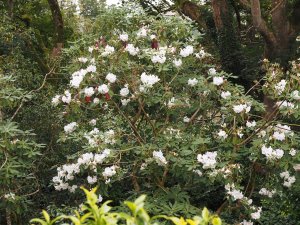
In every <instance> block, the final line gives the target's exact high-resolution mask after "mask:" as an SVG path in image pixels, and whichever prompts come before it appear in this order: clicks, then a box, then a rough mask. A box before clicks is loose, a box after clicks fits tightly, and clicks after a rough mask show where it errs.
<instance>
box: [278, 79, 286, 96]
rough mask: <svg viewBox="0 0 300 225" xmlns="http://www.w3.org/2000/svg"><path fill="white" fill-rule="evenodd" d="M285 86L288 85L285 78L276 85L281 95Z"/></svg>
mask: <svg viewBox="0 0 300 225" xmlns="http://www.w3.org/2000/svg"><path fill="white" fill-rule="evenodd" d="M285 86H286V81H285V80H281V81H280V82H279V83H277V84H276V85H275V89H276V91H277V93H278V94H279V95H280V94H281V93H282V92H283V91H284V89H285Z"/></svg>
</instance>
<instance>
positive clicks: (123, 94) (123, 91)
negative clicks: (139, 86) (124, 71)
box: [120, 84, 129, 97]
mask: <svg viewBox="0 0 300 225" xmlns="http://www.w3.org/2000/svg"><path fill="white" fill-rule="evenodd" d="M120 95H121V96H122V97H126V96H127V95H129V89H128V84H125V85H124V87H123V88H121V90H120Z"/></svg>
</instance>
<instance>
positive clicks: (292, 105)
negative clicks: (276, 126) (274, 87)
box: [276, 100, 295, 109]
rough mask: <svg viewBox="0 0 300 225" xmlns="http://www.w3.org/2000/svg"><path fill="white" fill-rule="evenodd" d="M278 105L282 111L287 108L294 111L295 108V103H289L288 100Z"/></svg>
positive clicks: (277, 103)
mask: <svg viewBox="0 0 300 225" xmlns="http://www.w3.org/2000/svg"><path fill="white" fill-rule="evenodd" d="M276 105H277V106H279V108H280V109H285V108H288V109H294V108H295V104H294V103H292V102H288V101H286V100H284V101H279V102H276Z"/></svg>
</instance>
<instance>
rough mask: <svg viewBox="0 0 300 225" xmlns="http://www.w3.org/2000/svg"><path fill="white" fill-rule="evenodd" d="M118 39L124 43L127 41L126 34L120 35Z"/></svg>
mask: <svg viewBox="0 0 300 225" xmlns="http://www.w3.org/2000/svg"><path fill="white" fill-rule="evenodd" d="M119 39H120V40H121V41H124V42H126V41H128V34H126V33H123V34H120V36H119Z"/></svg>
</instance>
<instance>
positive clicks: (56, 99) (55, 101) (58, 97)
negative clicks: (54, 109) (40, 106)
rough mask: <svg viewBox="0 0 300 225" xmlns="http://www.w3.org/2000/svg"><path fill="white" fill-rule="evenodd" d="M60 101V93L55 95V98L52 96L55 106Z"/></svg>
mask: <svg viewBox="0 0 300 225" xmlns="http://www.w3.org/2000/svg"><path fill="white" fill-rule="evenodd" d="M59 101H60V95H55V96H54V97H53V98H52V101H51V103H52V105H53V106H57V105H58V104H59Z"/></svg>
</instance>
